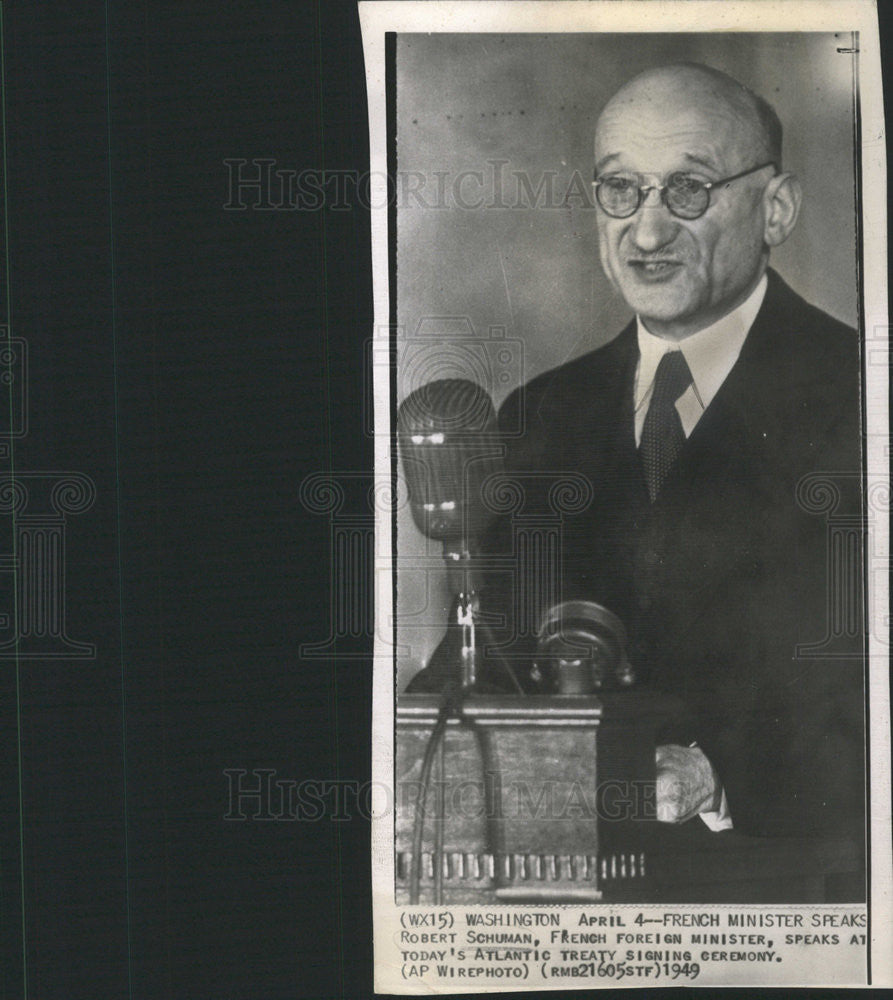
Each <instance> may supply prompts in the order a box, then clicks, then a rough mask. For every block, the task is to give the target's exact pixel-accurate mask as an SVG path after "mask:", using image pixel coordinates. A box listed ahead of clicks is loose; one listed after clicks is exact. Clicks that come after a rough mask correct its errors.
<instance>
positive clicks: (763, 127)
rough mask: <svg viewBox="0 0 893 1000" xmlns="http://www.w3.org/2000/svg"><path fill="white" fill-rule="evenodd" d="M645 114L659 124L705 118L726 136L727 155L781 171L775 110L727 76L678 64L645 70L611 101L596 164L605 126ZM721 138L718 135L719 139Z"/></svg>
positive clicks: (696, 65)
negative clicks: (771, 165) (767, 164)
mask: <svg viewBox="0 0 893 1000" xmlns="http://www.w3.org/2000/svg"><path fill="white" fill-rule="evenodd" d="M631 115H634V116H644V117H645V118H646V119H647V121H648V122H649V124H650V123H654V124H655V125H656V126H657V129H656V130H655V133H656V134H655V137H656V138H659V135H660V132H661V128H660V123H661V122H670V121H671V120H676V119H677V118H678V117H679V116H680V115H688V116H689V117H692V118H693V117H695V116H699V115H700V116H703V117H704V118H706V119H707V120H708V121H709V122H710V123H711V125H712V126H714V127H716V128H718V129H719V130H720V132H721V135H722V138H723V141H724V142H726V143H727V145H728V146H729V149H728V151H727V156H729V157H730V158H732V157H736V156H737V157H739V158H740V159H741V160H742V162H743V161H744V160H750V161H753V162H767V161H771V162H773V163H775V164H776V165H777V166H778V168H779V170H780V169H781V154H782V149H781V147H782V128H781V122H780V121H779V120H778V116H777V115H776V113H775V111H774V109H773V108H772V106H771V105H770V104H769V103H768V102H767V101H765V100H764V99H763V98H762V97H759V96H758V95H757V94H755V93H753V91H751V90H748V88H747V87H745V86H743V84H740V83H738V81H737V80H734V79H733V78H732V77H730V76H728V75H727V74H726V73H721V72H720V71H719V70H717V69H713V68H712V67H710V66H703V65H701V64H699V63H679V64H675V65H671V66H662V67H659V68H657V69H651V70H646V71H645V72H644V73H640V74H639V75H638V76H636V77H633V79H632V80H630V81H629V82H628V83H626V84H625V85H624V86H623V87H621V88H620V90H618V91H617V93H616V94H615V95H614V96H613V97H612V98H611V100H610V101H609V102H608V104H607V105H606V106H605V108H604V109H603V111H602V113H601V115H600V116H599V120H598V125H597V126H596V160H597V161H598V159H599V157H600V156H603V155H604V153H605V151H604V150H600V149H599V138H600V135H601V133H603V132H604V130H605V128H607V127H609V126H610V125H612V124H613V123H615V122H617V121H618V120H620V119H628V118H629V116H631ZM717 138H719V135H718V136H717Z"/></svg>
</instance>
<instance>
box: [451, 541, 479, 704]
mask: <svg viewBox="0 0 893 1000" xmlns="http://www.w3.org/2000/svg"><path fill="white" fill-rule="evenodd" d="M470 548H471V546H470V545H469V544H468V540H467V539H466V538H464V537H463V538H461V539H459V540H458V541H457V542H450V541H448V540H444V543H443V558H444V562H445V563H446V571H447V585H448V587H449V590H450V593H452V594H454V595H455V596H456V602H457V603H456V624H457V625H458V626H459V628H460V630H461V632H460V640H461V644H462V645H461V659H460V663H459V675H460V676H459V683H460V684H461V687H462V690H463V692H470V691H472V690H473V689H474V688H475V687H476V685H477V683H478V679H479V676H478V675H479V670H478V668H479V666H480V656H479V653H478V629H477V617H478V615H479V613H480V609H481V604H480V599H479V597H478V593H477V579H476V578H477V569H476V567H475V566H474V564H473V561H472V555H471V552H470Z"/></svg>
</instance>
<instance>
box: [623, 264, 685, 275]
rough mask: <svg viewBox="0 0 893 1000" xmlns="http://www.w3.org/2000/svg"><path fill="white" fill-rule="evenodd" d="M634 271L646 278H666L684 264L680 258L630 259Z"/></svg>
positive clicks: (630, 265)
mask: <svg viewBox="0 0 893 1000" xmlns="http://www.w3.org/2000/svg"><path fill="white" fill-rule="evenodd" d="M627 264H628V265H629V267H631V268H632V269H633V271H634V272H635V273H636V274H638V275H640V276H642V277H644V278H665V277H668V276H669V275H671V274H674V273H675V272H676V271H677V270H678V269H679V268H680V267H681V266H682V264H681V263H680V262H679V261H678V260H636V259H632V260H628V261H627Z"/></svg>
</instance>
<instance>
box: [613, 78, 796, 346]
mask: <svg viewBox="0 0 893 1000" xmlns="http://www.w3.org/2000/svg"><path fill="white" fill-rule="evenodd" d="M780 159H781V125H780V124H779V122H778V118H777V117H776V115H775V112H774V111H773V110H772V108H770V107H769V105H768V104H766V102H765V101H763V100H762V99H761V98H759V97H757V96H756V95H755V94H753V93H751V91H749V90H748V89H747V88H746V87H742V86H741V84H740V83H738V82H737V81H735V80H733V79H732V78H731V77H729V76H726V75H725V73H720V72H718V71H717V70H715V69H710V68H709V67H707V66H699V65H695V64H681V65H675V66H664V67H661V68H660V69H653V70H648V72H646V73H642V74H640V75H639V76H637V77H635V78H634V79H632V80H630V81H629V83H627V84H626V85H625V86H623V87H622V88H621V89H620V90H619V91H618V92H617V93H616V94H615V95H614V97H612V98H611V100H610V101H609V102H608V104H607V105H606V106H605V108H604V110H603V111H602V113H601V115H600V116H599V120H598V126H597V127H596V133H595V171H596V175H597V178H598V180H597V186H596V198H597V201H598V204H599V206H600V209H601V210H600V211H599V213H598V214H597V216H596V219H597V225H598V229H599V252H600V254H601V258H602V264H603V266H604V268H605V273H606V274H607V275H608V278H609V279H610V280H611V282H612V284H613V285H614V287H615V288H616V289H617V291H618V292H619V293H620V294H621V295H622V296H623V298H624V299H625V300H626V303H627V305H629V306H630V307H631V308H632V309H633V310H634V311H635V312H636V313H637V314H638V315H639V317H640V318H642V319H643V321H644V322H645V323H646V325H647V327H648V329H649V330H650V331H651V332H652V333H655V334H657V335H658V336H663V337H667V338H670V339H677V340H678V339H681V338H683V337H687V336H690V335H691V334H692V333H695V332H697V331H698V330H701V329H704V328H705V327H707V326H709V325H711V324H712V323H714V322H716V321H717V320H718V319H720V318H722V317H723V316H725V315H727V314H728V313H730V312H731V311H732V310H733V309H735V308H736V307H737V306H738V305H740V304H742V303H743V302H744V301H745V300H746V299H747V297H748V296H749V295H750V294H751V292H753V291H754V290H755V289H756V287H757V284H758V283H759V281H760V278H761V276H762V274H763V272H764V271H765V269H766V265H767V263H768V260H769V252H770V248H772V247H775V246H778V245H779V244H780V243H783V242H784V241H785V240H786V239H787V237H788V235H789V234H790V233H791V231H792V230H793V228H794V225H795V224H796V221H797V214H798V212H799V207H800V188H799V184H798V182H797V180H796V178H795V177H794V176H793V175H792V174H787V173H784V172H782V171H781V169H780V162H779V161H780ZM636 189H638V191H637V192H636ZM671 191H672V194H671V193H670V192H671ZM630 192H633V195H632V197H633V199H634V200H633V201H630V200H629V196H630ZM618 198H619V199H620V201H619V202H618V201H617V200H616V199H618ZM636 198H637V199H638V200H637V201H636V200H635V199H636Z"/></svg>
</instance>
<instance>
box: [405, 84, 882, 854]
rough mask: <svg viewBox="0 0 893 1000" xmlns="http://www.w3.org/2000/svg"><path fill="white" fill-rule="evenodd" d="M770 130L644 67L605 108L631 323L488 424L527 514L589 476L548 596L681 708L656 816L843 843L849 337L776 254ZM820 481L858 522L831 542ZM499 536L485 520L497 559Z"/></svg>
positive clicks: (605, 184) (852, 479)
mask: <svg viewBox="0 0 893 1000" xmlns="http://www.w3.org/2000/svg"><path fill="white" fill-rule="evenodd" d="M781 138H782V136H781V126H780V124H779V122H778V119H777V117H776V115H775V113H774V111H773V110H772V109H771V107H769V105H768V104H766V103H765V102H764V101H763V100H761V99H760V98H758V97H757V96H756V95H754V94H753V93H751V92H750V91H749V90H747V89H746V88H744V87H742V86H741V85H740V84H738V83H737V82H736V81H734V80H732V79H731V78H730V77H728V76H726V75H725V74H722V73H719V72H718V71H716V70H713V69H710V68H708V67H704V66H696V65H682V66H670V67H665V68H661V69H658V70H652V71H648V72H646V73H644V74H642V75H640V76H639V77H636V78H635V79H634V80H632V81H631V82H630V83H628V84H627V85H625V86H624V87H623V88H622V89H621V90H620V91H619V92H618V93H617V94H616V95H615V97H614V98H612V100H611V101H610V102H609V103H608V105H607V106H606V107H605V109H604V110H603V111H602V114H601V116H600V118H599V121H598V125H597V129H596V140H595V159H596V181H595V190H596V199H597V202H598V209H597V215H598V227H599V237H600V251H601V260H602V265H603V267H604V269H605V271H606V273H607V275H608V277H609V278H610V280H611V282H612V284H613V285H614V287H615V288H616V289H617V291H618V292H619V293H620V294H621V295H622V296H623V298H624V299H625V301H626V302H627V303H628V305H629V306H630V307H631V308H632V309H633V310H634V311H635V313H636V319H635V320H634V321H633V322H632V323H631V324H630V325H629V326H628V327H627V328H626V329H625V330H624V331H622V332H621V334H620V335H619V336H618V337H617V338H616V339H615V340H613V341H612V342H611V343H609V344H608V345H607V346H605V347H602V348H600V349H598V350H596V351H593V352H591V353H590V354H587V355H585V356H583V357H581V358H578V359H576V360H574V361H571V362H569V363H568V364H565V365H563V366H562V367H560V368H557V369H555V370H553V371H550V372H547V373H545V374H544V375H541V376H539V377H538V378H536V379H534V380H533V381H532V382H530V383H529V384H528V385H527V386H525V387H524V388H523V389H522V390H519V391H517V392H516V393H514V394H513V395H512V396H510V397H509V399H508V400H507V401H506V403H505V404H504V406H503V408H502V410H501V413H500V421H501V424H502V426H503V427H504V428H505V429H506V430H508V429H510V428H515V427H519V426H520V427H522V428H523V433H522V435H521V436H520V437H517V438H514V439H513V438H510V437H508V438H507V441H508V442H509V443H508V460H507V464H508V468H509V471H510V472H517V473H525V472H531V471H536V472H537V473H541V474H542V475H541V476H539V477H534V478H530V477H528V478H527V479H526V480H525V484H526V489H527V491H528V496H527V497H526V501H525V502H526V504H527V509H528V511H535V510H536V509H537V505H538V504H539V505H542V507H543V509H544V510H545V509H546V506H547V498H548V490H549V484H550V481H551V482H554V479H555V477H558V476H560V475H561V474H562V473H568V472H573V473H576V474H582V475H583V476H585V477H586V478H587V479H588V480H589V482H590V484H591V487H592V501H591V503H590V504H589V505H588V506H587V507H586V509H585V510H583V511H582V512H580V513H578V514H575V515H573V516H568V517H566V518H565V521H564V536H563V552H562V559H563V561H562V567H561V582H562V593H561V597H562V598H563V599H572V598H585V599H588V600H594V601H597V602H599V603H601V604H603V605H605V606H606V607H608V608H610V609H611V610H612V611H613V612H614V613H615V614H617V615H618V616H619V617H620V618H621V619H622V620H623V621H624V622H625V624H626V627H627V631H628V633H629V640H630V649H629V655H630V659H631V660H632V662H633V663H634V665H635V666H636V667H637V669H638V670H639V671H640V673H641V674H643V675H644V678H645V682H646V683H647V684H649V685H650V686H652V687H653V688H655V689H658V690H662V691H665V692H668V693H671V694H673V695H675V696H677V697H678V698H680V699H681V701H682V703H683V704H684V706H685V711H684V713H683V714H681V715H680V717H679V718H678V719H676V720H674V721H673V723H672V724H668V726H667V727H666V729H665V731H664V733H663V735H662V738H661V744H660V746H659V747H658V750H657V764H658V818H659V819H662V820H664V821H668V822H673V823H683V822H686V821H689V820H692V821H693V822H695V823H697V824H698V825H699V826H700V823H701V821H700V820H695V819H694V818H695V817H696V816H700V817H701V820H703V824H704V827H702V828H710V829H712V830H722V829H728V828H730V827H734V828H735V829H736V830H740V831H741V832H744V833H752V834H762V835H770V834H778V835H783V834H786V835H801V834H805V833H813V832H815V833H818V832H822V833H828V832H831V831H835V830H838V829H840V830H848V831H851V832H855V833H858V831H859V830H860V829H861V827H862V824H863V819H862V810H863V796H864V761H863V747H864V738H863V718H862V713H863V686H862V685H863V659H862V632H863V625H862V622H863V616H862V598H861V582H862V580H861V570H860V569H859V556H860V548H861V510H862V506H861V477H860V469H861V430H860V404H859V393H860V374H861V362H860V344H859V340H858V337H857V335H856V333H855V331H853V330H850V329H848V328H846V327H845V326H843V325H842V324H840V323H838V322H837V321H836V320H834V319H832V318H831V317H830V316H828V315H826V314H824V313H822V312H821V311H819V310H818V309H816V308H814V307H813V306H811V305H809V304H808V303H806V302H805V301H804V300H803V299H801V298H800V297H799V296H797V295H796V294H795V293H794V292H793V291H792V290H791V289H790V288H788V286H787V285H786V284H785V283H784V281H782V279H781V278H780V277H779V276H778V275H777V274H776V273H775V272H774V271H772V270H771V269H769V268H768V261H769V254H770V250H771V248H772V247H774V246H778V245H779V244H781V243H782V242H784V240H786V239H787V238H788V236H789V235H790V234H791V232H792V231H793V229H794V227H795V224H796V221H797V216H798V212H799V208H800V201H801V192H800V187H799V184H798V182H797V179H796V178H795V177H794V176H793V175H792V174H790V173H786V172H784V170H783V169H782V155H781ZM823 491H824V492H823ZM831 494H833V496H834V497H835V502H836V506H835V507H834V508H833V513H834V515H835V517H850V518H851V521H850V522H849V523H850V524H851V525H852V526H854V530H853V531H851V532H850V535H849V536H848V541H847V542H845V543H843V547H842V548H841V549H840V551H836V553H835V551H831V550H829V545H831V542H830V536H829V528H828V523H827V518H826V517H825V516H824V515H823V514H822V509H824V510H825V512H826V513H827V512H828V511H831V510H832V505H831V504H830V503H828V504H826V505H825V507H824V508H822V503H821V501H822V498H823V497H824V498H827V496H830V495H831ZM838 541H840V539H838ZM507 544H508V543H507V541H506V537H505V535H504V533H502V532H501V531H500V530H497V531H496V532H494V536H493V539H492V540H491V543H490V550H491V551H492V552H494V553H499V552H500V551H502V552H503V553H505V551H506V545H507ZM835 544H836V543H835ZM832 548H833V547H832ZM835 559H836V560H837V561H836V562H835V561H834V560H835ZM847 560H849V562H847ZM844 564H845V567H844V570H843V571H841V572H839V573H837V576H834V575H833V572H832V570H834V569H838V570H839V569H840V568H841V566H844ZM522 584H523V581H522ZM524 585H525V586H528V590H529V585H527V584H524ZM484 603H485V605H486V604H487V603H488V600H487V596H486V595H485V597H484ZM489 603H490V606H498V607H500V608H501V609H502V610H503V611H505V612H507V613H510V610H511V604H512V602H511V600H506V599H505V598H504V597H503V598H502V599H495V598H492V597H491V598H490V602H489ZM541 610H545V609H541ZM841 622H843V625H841ZM511 628H512V625H511V623H510V624H509V633H510V632H511ZM832 633H833V635H832ZM829 636H831V638H832V639H833V641H827V642H825V644H824V645H822V641H823V640H826V639H828V637H829ZM832 653H833V655H831V654H832ZM442 666H443V660H440V661H439V660H438V659H437V657H435V660H434V661H433V662H432V663H431V664H430V665H429V667H428V669H427V670H426V671H423V672H422V674H421V675H419V677H418V678H417V679H416V682H415V683H414V684H413V689H415V690H422V689H424V688H431V687H432V686H436V683H437V675H438V672H439V671H440V670H441V669H442ZM519 672H520V673H521V674H522V676H521V681H522V684H523V685H524V686H525V687H527V688H528V689H530V688H533V687H535V681H534V680H532V679H531V678H530V676H529V674H527V673H525V672H524V670H521V671H519ZM499 676H500V675H499V673H498V672H497V671H495V670H494V671H492V672H491V673H490V675H489V678H490V680H491V681H492V682H493V683H494V684H497V685H498V684H499Z"/></svg>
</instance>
